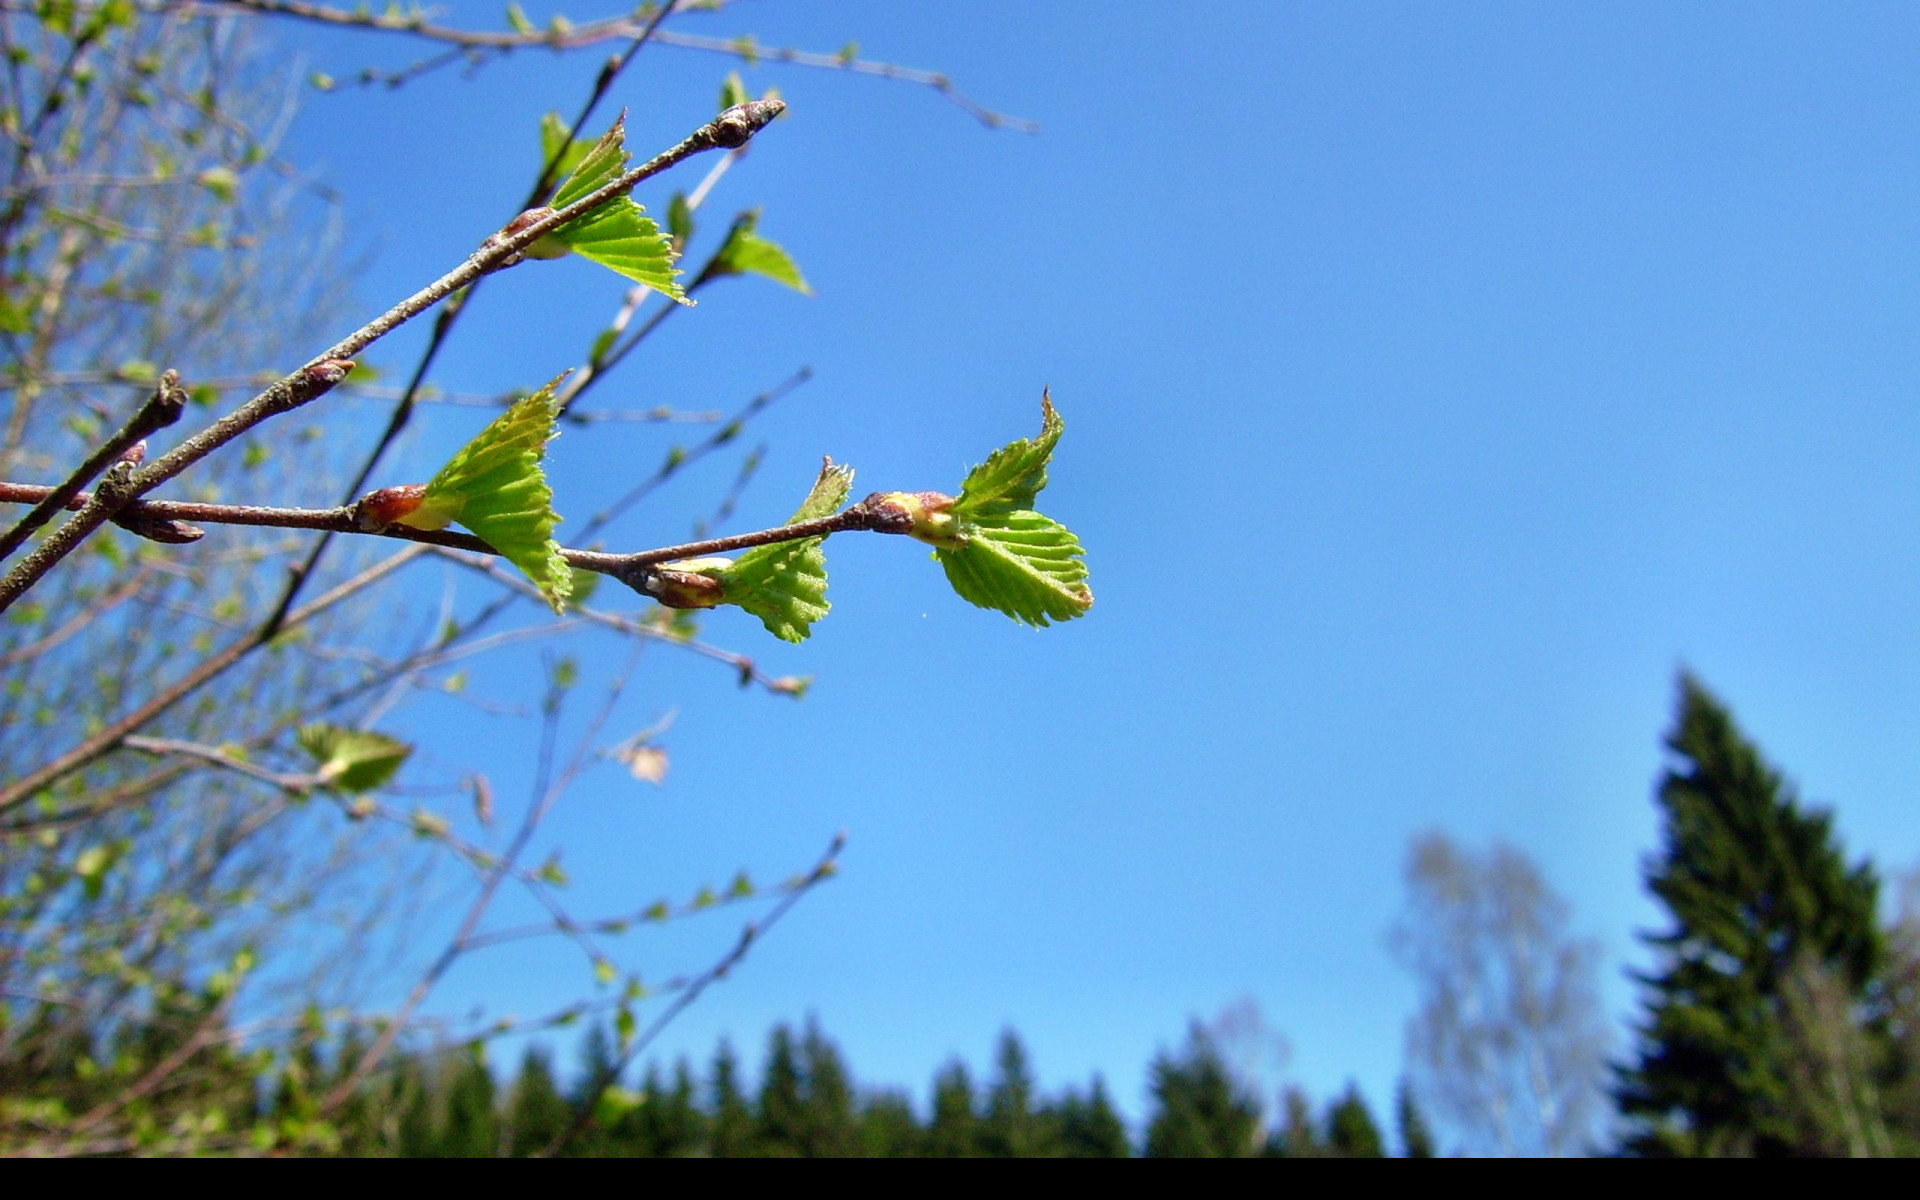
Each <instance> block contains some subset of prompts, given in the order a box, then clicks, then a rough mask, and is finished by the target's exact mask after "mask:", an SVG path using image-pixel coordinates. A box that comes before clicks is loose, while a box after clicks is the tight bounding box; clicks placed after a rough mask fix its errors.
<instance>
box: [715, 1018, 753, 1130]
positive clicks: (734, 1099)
mask: <svg viewBox="0 0 1920 1200" xmlns="http://www.w3.org/2000/svg"><path fill="white" fill-rule="evenodd" d="M708 1086H709V1098H708V1101H707V1111H708V1112H709V1113H710V1114H711V1120H710V1133H709V1135H708V1137H709V1146H708V1149H709V1153H711V1154H712V1155H713V1157H715V1158H746V1157H747V1156H749V1155H751V1154H752V1153H753V1152H754V1144H753V1133H754V1130H753V1110H752V1109H750V1108H749V1107H748V1106H747V1099H746V1096H745V1094H744V1093H742V1092H741V1090H740V1061H739V1059H737V1058H735V1057H734V1053H733V1046H732V1045H730V1044H729V1043H728V1042H727V1041H726V1039H724V1038H722V1039H721V1041H720V1048H719V1049H718V1050H716V1051H714V1055H713V1075H712V1080H711V1082H710V1083H709V1085H708Z"/></svg>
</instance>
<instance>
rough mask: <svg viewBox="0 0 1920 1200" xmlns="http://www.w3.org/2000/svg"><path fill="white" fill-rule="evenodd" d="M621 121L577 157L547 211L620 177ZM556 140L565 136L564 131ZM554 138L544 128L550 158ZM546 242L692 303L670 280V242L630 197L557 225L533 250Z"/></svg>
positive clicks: (543, 138) (674, 273)
mask: <svg viewBox="0 0 1920 1200" xmlns="http://www.w3.org/2000/svg"><path fill="white" fill-rule="evenodd" d="M626 123H627V119H626V117H625V116H624V115H623V116H621V118H620V119H619V120H617V121H615V122H614V123H613V128H612V129H609V130H607V132H606V136H604V137H602V138H601V139H600V140H599V141H598V142H595V143H594V144H593V146H592V148H591V149H589V150H588V151H587V152H586V153H585V154H584V155H582V156H580V158H579V160H578V161H577V162H576V163H575V164H574V168H573V173H572V174H571V175H569V176H567V180H566V182H565V183H562V184H561V185H560V188H559V190H558V191H556V192H554V194H553V199H552V200H551V201H549V205H550V206H551V207H553V208H565V207H566V206H567V205H569V204H571V203H573V202H574V201H575V200H579V199H581V198H582V197H584V196H587V195H590V194H591V193H593V192H595V191H598V190H599V189H600V188H602V187H605V186H606V185H607V184H609V183H612V182H613V181H614V180H615V179H618V178H619V177H620V174H621V172H622V171H624V170H625V169H626V165H627V151H626V146H625V142H626ZM560 136H565V132H564V130H563V131H561V134H560ZM553 138H554V135H553V134H552V132H551V130H550V129H548V128H543V130H542V135H541V141H542V143H543V145H546V146H548V147H550V148H549V150H548V154H549V155H551V154H552V149H551V147H554V146H555V145H557V143H555V142H554V140H553ZM548 241H552V242H556V243H558V244H559V245H561V246H563V247H565V248H566V249H568V250H572V251H574V252H575V253H577V254H579V255H580V256H581V257H582V258H585V259H589V260H591V261H593V262H597V263H599V264H600V265H601V266H603V267H606V268H607V269H608V270H611V271H615V272H618V273H619V274H621V275H624V276H626V277H627V278H628V279H631V280H633V281H634V282H635V283H639V284H644V285H646V286H647V287H650V288H652V289H653V290H654V291H656V292H659V293H661V294H662V295H665V296H670V297H672V298H673V299H675V300H678V301H679V302H680V303H682V304H691V303H693V302H692V301H691V300H689V299H687V294H686V293H685V292H684V291H682V290H681V288H680V284H679V283H678V282H677V281H676V279H675V277H676V276H677V275H679V274H680V272H678V271H676V270H675V269H674V266H673V243H672V241H671V240H670V239H669V238H668V237H667V236H666V235H665V234H663V233H661V232H660V227H659V226H658V225H655V224H654V223H653V219H652V218H651V217H648V216H647V215H646V210H645V209H642V208H641V207H640V205H638V204H637V203H635V202H634V199H633V197H631V196H621V197H619V198H617V199H615V200H612V201H610V202H609V203H606V204H603V205H601V206H600V207H599V208H596V209H594V210H593V211H592V212H590V213H588V214H587V215H586V216H584V217H581V218H580V219H578V220H576V221H570V222H568V223H567V224H565V225H562V226H561V227H560V228H558V229H556V230H554V231H553V232H552V233H549V234H548V235H547V236H546V237H544V238H542V239H540V241H539V242H536V243H535V246H534V250H537V248H538V247H539V246H540V245H541V244H543V243H545V242H548ZM534 250H530V251H529V253H533V252H534Z"/></svg>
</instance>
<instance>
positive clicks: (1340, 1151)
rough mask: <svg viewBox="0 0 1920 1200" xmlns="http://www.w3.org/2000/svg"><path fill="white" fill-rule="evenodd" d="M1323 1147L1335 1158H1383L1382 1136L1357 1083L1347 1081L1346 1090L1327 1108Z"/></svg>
mask: <svg viewBox="0 0 1920 1200" xmlns="http://www.w3.org/2000/svg"><path fill="white" fill-rule="evenodd" d="M1327 1147H1328V1149H1330V1150H1331V1151H1332V1152H1333V1156H1334V1157H1335V1158H1385V1157H1386V1156H1387V1143H1386V1139H1385V1138H1383V1137H1381V1136H1380V1126H1378V1125H1376V1124H1374V1120H1373V1114H1372V1113H1370V1112H1368V1111H1367V1102H1366V1101H1365V1100H1364V1099H1362V1098H1361V1096H1360V1088H1359V1085H1357V1084H1353V1083H1349V1084H1347V1091H1346V1094H1345V1095H1343V1096H1341V1097H1340V1099H1338V1100H1336V1101H1334V1102H1333V1106H1332V1107H1331V1108H1329V1109H1328V1110H1327Z"/></svg>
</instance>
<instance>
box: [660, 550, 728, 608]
mask: <svg viewBox="0 0 1920 1200" xmlns="http://www.w3.org/2000/svg"><path fill="white" fill-rule="evenodd" d="M728 563H729V560H728V559H724V558H689V559H684V560H682V561H680V562H677V563H674V564H673V565H671V566H665V567H656V568H654V570H653V572H652V573H651V574H650V575H649V576H648V577H647V580H646V583H645V585H644V590H645V591H646V593H647V595H649V596H652V597H653V598H654V599H655V600H658V601H659V602H660V603H661V604H662V605H663V606H665V607H667V608H713V607H716V606H717V605H719V604H720V602H721V601H722V600H724V599H725V598H726V585H724V584H723V583H721V582H720V581H719V580H718V579H715V578H714V577H713V576H711V575H702V574H700V569H702V568H706V569H717V568H719V567H724V566H726V565H728ZM687 567H693V568H695V569H694V570H691V571H689V570H685V569H684V568H687Z"/></svg>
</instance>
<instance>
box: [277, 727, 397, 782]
mask: <svg viewBox="0 0 1920 1200" xmlns="http://www.w3.org/2000/svg"><path fill="white" fill-rule="evenodd" d="M294 740H295V741H297V742H298V743H299V744H300V748H301V749H302V750H305V751H306V752H307V753H308V754H309V755H311V756H312V757H313V760H314V762H316V763H318V764H319V769H318V770H317V771H316V772H315V773H316V774H317V775H319V777H320V782H321V783H323V784H325V785H326V786H328V787H331V788H334V789H336V790H339V791H342V792H348V793H357V792H368V791H372V790H373V789H374V788H377V787H379V786H380V785H381V784H384V783H385V782H387V780H389V779H391V778H393V774H394V772H395V771H398V770H399V769H400V764H401V763H403V762H405V761H407V755H409V754H411V753H413V747H412V746H409V745H407V744H406V743H405V742H402V741H400V740H398V739H396V738H390V737H388V736H387V735H386V734H384V733H370V732H367V731H364V730H359V729H345V728H342V727H341V726H338V725H324V724H320V725H306V726H302V727H301V728H300V729H299V730H298V731H296V732H295V733H294Z"/></svg>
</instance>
